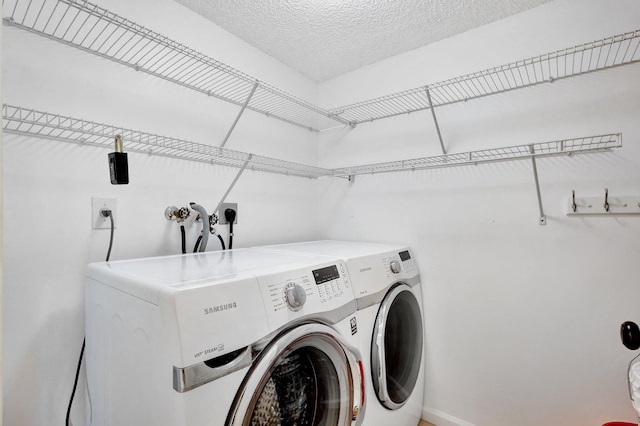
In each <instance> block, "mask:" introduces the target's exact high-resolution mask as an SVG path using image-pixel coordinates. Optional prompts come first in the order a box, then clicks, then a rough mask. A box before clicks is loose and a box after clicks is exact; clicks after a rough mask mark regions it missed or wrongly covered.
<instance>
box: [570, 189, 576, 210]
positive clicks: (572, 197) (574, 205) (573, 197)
mask: <svg viewBox="0 0 640 426" xmlns="http://www.w3.org/2000/svg"><path fill="white" fill-rule="evenodd" d="M571 199H572V201H571V209H572V210H573V212H574V213H575V212H576V210H578V206H577V205H576V190H575V189H573V190H571Z"/></svg>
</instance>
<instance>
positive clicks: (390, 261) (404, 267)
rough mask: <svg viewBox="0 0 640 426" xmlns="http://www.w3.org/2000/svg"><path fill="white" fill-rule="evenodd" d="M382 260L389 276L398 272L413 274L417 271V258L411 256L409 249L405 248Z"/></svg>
mask: <svg viewBox="0 0 640 426" xmlns="http://www.w3.org/2000/svg"><path fill="white" fill-rule="evenodd" d="M382 262H383V263H385V269H386V271H387V277H391V276H393V275H398V274H404V275H409V276H411V275H414V274H416V273H417V268H416V264H415V260H413V257H411V253H410V252H409V250H403V251H400V252H398V253H397V254H396V253H393V254H391V255H390V256H388V257H385V258H383V260H382Z"/></svg>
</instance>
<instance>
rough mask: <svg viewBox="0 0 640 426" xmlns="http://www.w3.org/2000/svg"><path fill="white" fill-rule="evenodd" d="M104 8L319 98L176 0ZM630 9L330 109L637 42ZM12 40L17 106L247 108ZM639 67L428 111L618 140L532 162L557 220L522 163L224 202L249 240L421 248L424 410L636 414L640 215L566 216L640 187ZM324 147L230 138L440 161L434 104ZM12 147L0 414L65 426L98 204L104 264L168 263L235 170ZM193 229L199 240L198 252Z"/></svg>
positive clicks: (94, 115) (189, 129) (201, 117)
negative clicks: (193, 213)
mask: <svg viewBox="0 0 640 426" xmlns="http://www.w3.org/2000/svg"><path fill="white" fill-rule="evenodd" d="M100 3H102V4H103V5H105V7H107V8H109V9H110V10H113V11H115V12H119V13H122V14H123V15H125V16H126V17H128V18H130V19H132V20H134V21H136V22H139V23H141V24H143V25H146V26H149V27H151V28H153V29H155V30H157V31H159V32H161V33H164V34H166V35H168V36H170V37H172V38H175V39H178V40H179V41H182V42H184V43H185V44H187V45H189V46H191V47H193V48H195V49H197V50H201V51H203V52H205V53H208V54H210V55H211V56H213V57H215V58H217V59H220V60H222V61H224V62H226V63H228V64H230V65H232V66H235V67H237V68H239V69H241V70H243V71H245V72H248V73H249V74H252V75H254V76H255V77H258V78H261V79H263V80H265V81H267V82H270V83H273V84H275V85H277V86H280V87H282V88H284V89H285V90H287V91H289V92H291V93H293V94H296V95H298V96H300V97H302V98H305V99H309V100H311V101H314V100H315V97H316V90H317V89H318V88H317V87H316V86H315V85H314V84H312V83H311V82H310V81H308V80H307V79H305V78H303V77H301V76H300V75H298V74H296V73H295V72H293V71H291V70H290V69H288V68H286V67H284V66H283V65H282V64H280V63H278V62H277V61H275V60H273V59H272V58H269V57H267V56H265V55H263V54H261V53H260V52H259V51H257V50H255V49H253V48H251V47H249V46H247V45H246V44H244V43H242V42H241V41H239V40H238V39H236V38H234V37H233V36H231V35H229V34H228V33H225V32H224V31H222V30H220V29H218V28H216V27H215V26H213V25H211V24H210V23H208V22H205V21H204V20H202V19H201V18H199V17H197V16H196V15H194V14H192V13H190V12H189V11H187V10H186V9H183V8H181V7H179V6H177V5H176V4H175V3H173V2H172V1H169V0H155V1H154V0H138V1H136V2H127V1H125V0H117V1H109V2H107V1H106V0H104V1H101V2H100ZM639 17H640V6H639V5H638V3H637V2H635V1H632V0H618V1H616V2H615V3H612V2H608V1H604V0H598V1H595V0H589V1H579V0H571V1H569V0H556V1H555V2H552V3H550V4H547V5H544V6H541V7H539V8H536V9H533V10H530V11H528V12H525V13H523V14H521V15H518V16H515V17H512V18H509V19H506V20H504V21H500V22H497V23H494V24H490V25H488V26H485V27H482V28H479V29H477V30H474V31H470V32H468V33H465V34H462V35H460V36H457V37H454V38H451V39H447V40H443V41H441V42H438V43H436V44H434V45H431V46H428V47H425V48H423V49H419V50H417V51H413V52H409V53H407V54H404V55H400V56H397V57H394V58H391V59H389V60H387V61H383V62H381V63H378V64H374V65H372V66H369V67H365V68H363V69H361V70H358V71H356V72H353V73H350V74H347V75H345V76H342V77H340V78H337V79H334V80H332V81H329V82H327V83H325V84H323V85H321V86H320V95H321V96H322V97H321V98H320V99H319V103H320V105H322V106H326V107H333V106H338V105H342V104H345V103H349V102H354V101H358V100H362V99H368V98H371V97H373V96H377V95H383V94H386V93H390V92H394V91H398V90H403V89H407V88H411V87H415V86H418V85H421V84H424V83H429V82H434V81H438V80H442V79H445V78H448V77H452V76H455V75H460V74H464V73H467V72H472V71H476V70H479V69H482V68H486V67H490V66H494V65H499V64H502V63H505V62H509V61H513V60H516V59H520V58H524V57H529V56H533V55H536V54H539V53H543V52H547V51H550V50H554V49H559V48H564V47H567V46H569V45H573V44H579V43H582V42H585V41H591V40H594V39H597V38H601V37H604V36H608V35H612V34H617V33H621V32H624V31H628V30H633V29H635V28H636V27H637V23H638V22H639V20H638V18H639ZM2 39H3V40H2V42H3V46H2V48H3V60H2V62H3V69H2V85H3V102H6V103H10V104H17V105H23V106H27V107H33V108H37V109H41V110H48V111H51V112H57V113H63V114H67V115H72V116H78V117H82V118H86V119H92V120H97V121H101V122H105V123H110V124H121V125H123V126H126V127H132V128H134V129H139V130H146V131H149V132H152V133H160V134H166V135H171V136H177V137H182V138H185V139H190V140H193V141H196V142H206V143H212V144H218V143H219V141H221V140H222V138H223V137H224V135H225V134H226V131H227V129H228V127H229V125H230V124H231V122H232V121H233V118H234V117H235V114H236V111H237V110H236V109H234V108H233V107H229V105H226V104H222V103H220V102H218V101H216V100H215V99H208V98H206V97H203V96H202V95H199V94H192V93H189V92H188V91H186V90H185V89H183V88H179V87H173V86H172V85H171V84H170V83H167V82H163V81H160V80H157V79H155V78H153V77H150V76H147V75H142V74H138V73H135V72H134V71H132V70H129V69H126V68H124V67H121V66H118V65H116V64H111V63H109V62H108V61H105V60H103V59H101V58H97V57H93V56H91V55H87V54H84V53H82V52H79V51H76V50H74V49H72V48H69V47H64V46H60V45H58V44H56V43H54V42H51V41H47V40H44V39H42V38H39V37H37V36H35V35H30V34H27V33H25V32H20V31H18V30H17V29H12V28H3V37H2ZM639 71H640V70H639V68H638V65H631V66H627V67H623V68H619V69H615V70H610V71H607V72H604V73H596V74H593V75H588V76H584V77H578V78H574V79H570V80H566V81H560V82H557V83H554V84H552V85H544V86H540V87H535V88H531V89H525V90H522V91H519V92H514V93H510V94H506V95H502V96H496V97H491V98H487V99H481V100H477V101H473V102H469V103H466V104H464V105H455V106H450V107H446V108H441V109H439V110H438V111H437V112H438V117H439V120H440V125H441V128H442V131H443V135H444V138H445V144H446V145H447V147H448V150H449V151H450V152H460V151H465V150H471V149H482V148H487V147H494V146H500V145H514V144H522V143H528V142H538V141H545V140H553V139H557V138H564V137H574V136H580V135H590V134H595V133H602V132H612V131H614V132H615V131H621V132H623V133H624V142H625V146H624V147H623V148H622V149H620V150H617V151H615V152H613V153H609V154H597V155H584V156H576V157H573V158H554V159H541V160H540V161H539V162H538V169H539V173H540V179H541V187H542V197H543V202H544V207H545V212H546V213H547V218H548V222H549V223H548V225H547V226H546V227H541V226H539V225H538V224H537V219H538V217H537V202H536V196H535V190H534V184H533V177H532V171H531V164H530V162H527V161H519V162H508V163H499V164H491V165H481V166H477V167H461V168H454V169H440V170H435V171H422V172H414V173H394V174H387V175H375V176H359V177H358V178H357V179H356V181H355V183H351V184H350V183H347V182H344V181H342V180H326V181H321V182H319V183H318V182H314V181H310V180H307V179H298V178H287V177H280V176H272V175H267V174H261V173H251V172H247V174H246V175H245V176H243V178H242V179H241V180H240V181H239V183H238V186H237V187H236V189H235V190H234V191H233V193H232V195H231V197H230V201H237V202H238V203H239V204H240V208H239V210H240V212H239V217H240V223H239V226H238V228H237V233H236V244H237V246H238V247H242V246H248V245H255V244H263V243H277V242H285V241H294V240H304V239H314V238H317V237H330V238H340V239H354V240H365V241H381V242H397V243H403V244H409V245H411V246H412V247H413V250H414V252H415V254H416V255H417V257H418V260H419V264H420V267H421V271H422V274H423V277H424V279H423V281H424V286H425V288H424V294H425V304H426V313H425V322H426V333H427V336H426V337H427V353H426V356H427V389H426V401H425V416H426V417H427V418H428V419H430V420H434V421H436V423H437V424H438V426H447V424H456V423H457V424H462V421H466V422H469V423H471V424H474V425H477V426H501V425H505V426H507V425H513V424H517V425H534V424H535V425H542V424H549V425H562V426H574V425H576V426H577V425H581V426H584V425H600V424H602V423H603V422H604V421H605V420H612V419H618V420H628V421H632V420H633V419H634V412H633V411H632V410H631V408H630V401H629V400H628V396H627V394H626V381H625V369H626V365H627V363H628V361H629V360H630V359H631V357H632V356H633V355H634V354H633V353H631V352H629V351H627V350H626V349H624V348H623V347H622V345H621V344H620V343H619V338H618V335H617V333H618V331H617V330H618V326H619V324H620V323H621V322H622V321H624V320H635V321H640V315H638V309H637V306H636V305H637V303H636V301H637V300H638V297H639V296H640V289H639V288H638V286H637V285H634V284H636V283H637V281H638V278H637V277H638V269H637V259H638V255H639V254H640V242H639V241H638V235H640V233H639V231H640V220H639V219H638V218H637V217H630V218H615V219H611V218H585V219H578V218H567V217H566V216H565V215H564V207H563V202H564V199H565V198H566V197H567V196H568V195H569V194H570V191H571V190H572V189H575V190H576V191H577V193H578V194H584V195H595V194H600V193H602V192H603V190H604V188H605V187H607V188H609V190H610V193H611V194H615V193H620V194H622V193H628V194H636V195H637V194H638V193H639V192H640V187H639V185H638V184H639V183H640V175H639V173H640V172H639V170H640V145H639V144H638V143H637V140H638V137H639V136H640V128H639V126H640V125H639V124H637V123H638V120H637V115H638V111H639V110H640V96H639V95H640V79H638V75H639ZM316 139H317V135H315V134H312V133H309V132H308V131H305V130H302V129H298V128H295V127H291V126H288V125H285V124H283V123H280V122H278V121H277V120H273V119H267V118H265V117H263V116H260V115H257V114H253V113H251V112H247V113H246V114H245V116H243V118H242V120H241V121H240V123H239V125H238V127H237V128H236V131H235V132H234V133H233V135H232V137H231V139H230V141H229V144H228V147H229V148H232V149H239V150H244V151H249V152H256V153H259V154H265V155H270V156H276V157H281V158H285V159H289V160H294V161H301V162H306V163H313V162H315V161H316V160H317V159H319V160H320V162H321V163H323V164H325V165H335V166H339V165H351V164H356V163H368V162H372V161H383V160H387V159H394V158H410V157H418V156H425V155H435V154H438V150H439V146H438V143H437V140H436V136H435V131H434V128H433V124H432V122H431V118H430V116H429V114H428V112H425V113H419V114H412V115H410V116H406V117H397V118H393V119H388V120H384V121H380V122H377V123H371V124H366V125H361V126H358V127H357V128H355V129H352V130H341V131H336V132H326V133H322V134H321V136H320V148H319V150H318V152H316V146H315V145H314V144H315V142H316ZM3 145H4V146H3V148H4V152H3V155H4V158H3V165H4V172H3V185H4V206H5V208H4V229H3V231H4V235H3V238H4V245H3V246H4V250H5V253H4V270H3V275H4V283H3V287H4V288H3V293H4V296H3V308H4V309H3V332H4V340H3V347H2V349H3V358H4V359H3V370H4V382H3V383H4V403H5V405H4V415H3V421H4V424H6V425H8V426H11V425H47V426H48V425H50V424H53V423H58V422H62V421H63V420H62V419H63V418H64V414H65V410H66V405H67V399H68V396H69V393H70V390H71V385H72V381H73V375H74V372H75V363H76V360H77V356H78V351H79V348H80V344H81V340H82V334H83V269H84V265H85V264H86V263H87V262H90V261H96V260H102V259H103V258H104V256H105V253H106V249H107V244H108V237H109V235H108V231H95V230H92V229H91V228H90V219H89V218H90V205H91V197H92V196H99V197H114V198H116V199H117V200H118V208H117V222H118V228H117V230H116V236H115V246H114V250H113V253H112V259H121V258H129V257H138V256H148V255H159V254H167V253H177V252H178V250H179V233H178V229H177V227H176V226H175V224H171V223H167V222H166V221H165V220H164V219H163V217H162V212H163V210H164V208H165V207H166V206H167V205H169V204H177V205H182V204H185V203H187V202H188V201H197V202H200V203H201V204H203V205H205V206H206V207H211V206H213V205H214V204H215V203H216V202H217V201H218V198H219V197H220V196H221V194H222V193H223V192H224V190H225V189H226V186H227V185H228V184H229V183H230V182H231V180H232V179H233V177H234V175H235V173H236V170H235V169H227V168H221V167H211V166H207V165H204V164H199V163H189V162H185V161H174V160H170V159H166V158H157V157H148V156H144V155H136V154H130V172H131V184H130V185H128V186H120V187H115V186H111V185H110V184H109V183H108V173H107V169H106V154H107V151H106V150H101V149H97V148H91V147H81V146H76V145H73V144H66V143H56V142H52V141H46V140H38V139H35V138H25V137H18V136H15V135H5V138H4V141H3ZM125 147H126V146H125ZM318 188H319V190H320V195H319V197H317V196H316V194H317V190H318ZM320 207H321V208H320ZM318 208H320V209H319V210H318ZM316 210H318V211H319V213H316ZM223 232H224V230H223ZM195 235H196V230H195V229H191V230H190V233H189V239H190V241H191V242H193V240H194V239H195ZM215 243H216V242H215V240H214V241H211V248H212V249H214V248H215V247H216V245H215ZM83 392H84V389H83V387H82V383H81V387H80V394H82V393H83ZM83 402H84V401H82V398H80V399H78V400H77V402H76V404H77V405H76V408H75V410H74V416H73V419H74V424H76V425H79V424H82V423H83V419H84V416H85V412H86V409H85V406H84V404H83ZM456 419H459V420H456Z"/></svg>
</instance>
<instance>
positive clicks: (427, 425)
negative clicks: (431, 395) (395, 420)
mask: <svg viewBox="0 0 640 426" xmlns="http://www.w3.org/2000/svg"><path fill="white" fill-rule="evenodd" d="M418 426H436V425H434V424H433V423H429V422H428V421H426V420H420V423H418Z"/></svg>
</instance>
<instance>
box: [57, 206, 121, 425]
mask: <svg viewBox="0 0 640 426" xmlns="http://www.w3.org/2000/svg"><path fill="white" fill-rule="evenodd" d="M100 214H101V215H102V216H104V217H108V218H109V220H110V221H111V236H110V237H109V250H107V258H106V261H107V262H108V261H109V258H110V257H111V248H112V247H113V233H114V232H113V231H114V229H115V226H114V223H113V214H112V213H111V210H109V209H102V210H100ZM86 342H87V341H86V339H82V348H81V349H80V356H79V357H78V367H77V368H76V378H75V380H74V381H73V390H72V391H71V397H70V398H69V407H67V417H66V420H65V425H66V426H69V425H70V423H69V418H70V417H71V406H72V405H73V399H74V397H75V396H76V390H77V389H78V379H79V378H80V367H82V358H83V357H84V347H85V345H86Z"/></svg>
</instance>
